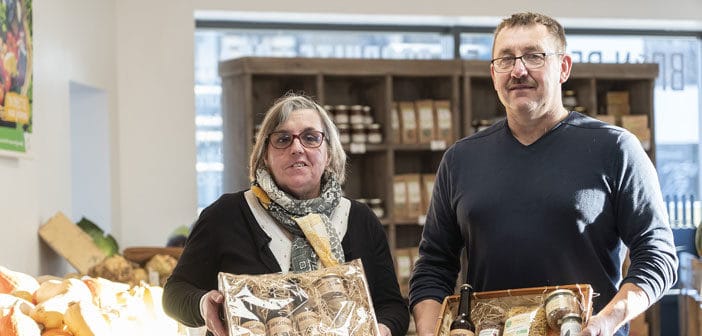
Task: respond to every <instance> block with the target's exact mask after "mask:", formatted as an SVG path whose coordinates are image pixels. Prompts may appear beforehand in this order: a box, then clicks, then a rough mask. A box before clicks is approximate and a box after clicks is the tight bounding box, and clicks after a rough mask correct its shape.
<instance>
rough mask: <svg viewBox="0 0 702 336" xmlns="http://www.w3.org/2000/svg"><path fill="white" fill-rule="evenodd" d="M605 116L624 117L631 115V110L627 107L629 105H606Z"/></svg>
mask: <svg viewBox="0 0 702 336" xmlns="http://www.w3.org/2000/svg"><path fill="white" fill-rule="evenodd" d="M607 114H609V115H612V116H616V117H621V116H624V115H629V114H631V108H630V107H629V105H623V104H607Z"/></svg>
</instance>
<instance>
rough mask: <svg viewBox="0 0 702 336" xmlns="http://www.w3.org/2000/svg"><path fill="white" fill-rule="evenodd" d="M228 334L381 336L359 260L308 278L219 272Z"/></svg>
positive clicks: (289, 275) (310, 274)
mask: <svg viewBox="0 0 702 336" xmlns="http://www.w3.org/2000/svg"><path fill="white" fill-rule="evenodd" d="M219 290H220V291H221V292H222V293H223V294H224V312H225V320H226V323H227V325H228V328H229V335H230V336H235V335H253V336H297V335H300V336H311V335H325V336H347V335H349V336H350V335H358V336H361V335H363V336H366V335H371V336H373V335H379V332H378V324H377V320H376V317H375V313H374V311H373V307H372V303H371V299H370V294H369V291H368V284H367V282H366V276H365V273H364V271H363V265H362V263H361V261H360V260H358V259H357V260H353V261H350V262H346V263H343V264H340V265H337V266H332V267H327V268H323V269H319V270H316V271H311V272H306V273H287V274H280V273H276V274H262V275H238V274H230V273H224V272H220V273H219Z"/></svg>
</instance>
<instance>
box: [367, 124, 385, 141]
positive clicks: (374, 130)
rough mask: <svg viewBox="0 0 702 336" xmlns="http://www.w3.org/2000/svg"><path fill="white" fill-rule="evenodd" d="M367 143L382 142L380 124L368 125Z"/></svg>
mask: <svg viewBox="0 0 702 336" xmlns="http://www.w3.org/2000/svg"><path fill="white" fill-rule="evenodd" d="M367 134H368V143H372V144H379V143H382V142H383V132H382V131H381V130H380V124H370V125H368V131H367Z"/></svg>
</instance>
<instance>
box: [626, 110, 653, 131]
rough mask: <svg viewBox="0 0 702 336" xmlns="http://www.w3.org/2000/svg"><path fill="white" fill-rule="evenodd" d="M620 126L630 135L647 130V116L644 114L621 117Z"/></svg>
mask: <svg viewBox="0 0 702 336" xmlns="http://www.w3.org/2000/svg"><path fill="white" fill-rule="evenodd" d="M621 125H622V127H624V128H626V129H628V130H629V131H630V132H632V133H635V132H637V131H641V130H647V129H648V128H649V127H648V116H647V115H645V114H632V115H623V116H622V123H621Z"/></svg>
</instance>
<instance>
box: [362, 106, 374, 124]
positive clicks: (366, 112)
mask: <svg viewBox="0 0 702 336" xmlns="http://www.w3.org/2000/svg"><path fill="white" fill-rule="evenodd" d="M372 123H373V115H372V114H371V107H370V106H368V105H364V106H363V124H365V125H370V124H372Z"/></svg>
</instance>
